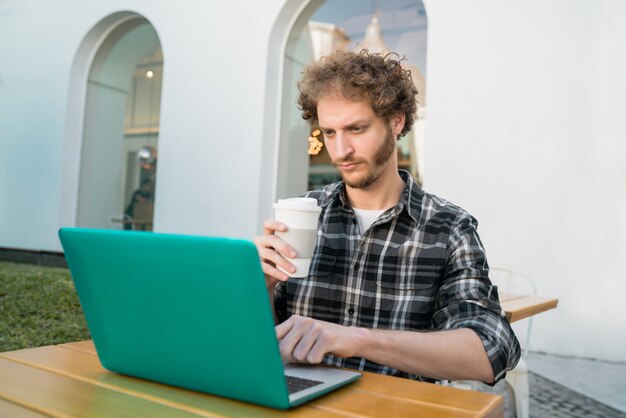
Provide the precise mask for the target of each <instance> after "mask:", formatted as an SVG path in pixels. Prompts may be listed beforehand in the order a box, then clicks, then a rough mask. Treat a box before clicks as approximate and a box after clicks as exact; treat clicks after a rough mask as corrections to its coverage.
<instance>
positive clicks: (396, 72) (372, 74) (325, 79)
mask: <svg viewBox="0 0 626 418" xmlns="http://www.w3.org/2000/svg"><path fill="white" fill-rule="evenodd" d="M394 57H396V58H398V59H393V58H394ZM401 62H402V59H400V58H399V56H398V54H395V53H390V54H387V55H385V56H382V55H380V54H370V53H369V52H368V51H367V50H363V51H361V52H360V53H356V52H345V51H337V52H335V53H333V54H331V55H327V56H325V57H322V59H320V60H319V61H317V62H314V63H312V64H310V65H309V66H308V67H306V68H305V70H304V72H303V74H302V79H301V80H300V82H299V83H298V89H299V90H300V96H299V97H298V106H299V108H300V110H301V111H302V118H303V119H305V120H307V121H308V122H309V123H310V124H311V125H317V124H318V123H319V121H318V115H317V103H318V101H319V99H320V98H321V97H323V96H327V95H333V94H336V95H337V94H338V95H340V96H342V97H344V98H346V99H349V100H362V99H368V100H369V102H370V105H371V106H372V109H373V110H374V113H375V114H376V115H378V116H380V117H382V118H383V119H385V121H389V120H390V119H391V117H392V116H393V115H395V114H397V113H404V116H405V122H404V128H402V132H400V135H399V136H404V135H406V134H407V132H409V131H410V130H411V126H413V123H414V122H415V120H416V119H417V100H416V95H417V89H416V88H415V85H414V84H413V80H412V79H411V72H410V71H409V70H405V69H403V68H402V65H401Z"/></svg>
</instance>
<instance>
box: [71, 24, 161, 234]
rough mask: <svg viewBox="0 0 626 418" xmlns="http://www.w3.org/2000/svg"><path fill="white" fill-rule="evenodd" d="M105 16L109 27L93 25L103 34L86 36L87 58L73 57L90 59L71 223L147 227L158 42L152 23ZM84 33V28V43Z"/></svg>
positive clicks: (156, 120) (155, 121)
mask: <svg viewBox="0 0 626 418" xmlns="http://www.w3.org/2000/svg"><path fill="white" fill-rule="evenodd" d="M108 20H109V21H111V20H112V22H111V23H110V24H109V25H108V27H105V28H102V26H106V25H105V24H104V23H103V22H104V21H103V22H101V23H100V24H99V25H97V26H96V28H94V30H96V29H98V27H99V26H100V36H101V39H100V40H99V42H97V43H95V44H94V43H93V42H91V46H92V48H93V49H92V56H93V60H91V62H90V63H89V62H87V63H85V60H80V59H79V58H80V57H77V60H75V65H81V62H82V65H84V64H87V66H88V73H87V80H86V87H85V90H84V95H85V96H84V97H85V102H84V118H83V126H82V138H81V141H80V145H81V146H80V155H79V163H78V165H79V175H78V187H77V190H76V192H77V193H76V195H77V196H76V201H77V205H76V212H75V214H76V215H75V216H76V218H75V219H76V222H75V224H76V225H77V226H80V227H92V228H116V229H120V228H124V227H126V228H127V229H130V228H132V229H147V230H151V229H152V214H153V208H154V198H155V196H154V185H155V182H156V162H157V149H158V134H159V120H160V117H159V109H160V97H161V80H162V74H163V54H162V50H161V43H160V41H159V37H158V34H157V32H156V30H155V28H154V27H153V26H152V24H150V22H148V21H147V20H146V19H145V18H143V17H141V16H139V15H136V14H125V15H122V14H120V15H119V16H118V18H117V19H112V18H109V19H108ZM105 21H106V19H105ZM92 32H93V31H92ZM89 39H90V36H89V35H88V36H87V37H86V41H85V42H86V43H89ZM82 49H83V51H79V54H81V52H82V53H83V54H84V53H85V51H84V49H86V48H82ZM74 70H77V69H74ZM70 93H71V92H70ZM70 117H71V116H70ZM70 133H71V132H70ZM70 139H71V138H70ZM68 142H69V141H68ZM75 157H76V156H75ZM132 197H135V199H134V202H135V204H134V205H130V216H133V217H134V218H135V222H133V221H132V220H130V219H129V218H128V217H129V215H128V213H129V210H127V209H129V203H130V202H131V198H132ZM125 212H126V214H125ZM125 218H126V219H125ZM125 221H126V222H125Z"/></svg>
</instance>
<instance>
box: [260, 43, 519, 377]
mask: <svg viewBox="0 0 626 418" xmlns="http://www.w3.org/2000/svg"><path fill="white" fill-rule="evenodd" d="M299 88H300V97H299V100H298V103H299V105H300V108H301V110H302V116H303V118H304V119H307V120H308V121H309V122H310V123H311V124H312V125H316V126H319V128H320V129H321V130H322V132H323V134H324V138H325V144H326V149H327V150H328V153H329V154H330V157H331V159H332V161H333V164H334V165H335V166H336V167H337V169H338V170H339V172H340V173H341V176H342V179H343V181H341V182H338V183H335V184H331V185H329V186H326V187H325V188H323V189H321V190H316V191H312V192H308V193H307V194H305V196H307V197H313V198H316V199H317V200H318V202H319V205H320V206H321V207H322V213H321V215H320V218H319V224H318V234H317V243H316V251H315V254H314V257H313V260H312V263H311V268H310V270H309V276H308V277H306V278H288V277H287V275H286V274H284V273H283V272H281V271H280V270H278V268H277V267H278V266H280V267H282V268H283V269H285V270H286V271H294V270H293V266H292V265H291V263H289V259H290V258H294V257H295V255H296V254H295V252H294V250H293V249H292V248H291V247H289V246H288V245H287V244H286V243H285V242H284V241H282V240H281V239H279V238H278V237H277V236H276V235H274V232H275V231H285V230H286V226H285V225H284V224H281V223H280V222H277V221H273V220H268V221H266V222H265V224H264V235H263V236H260V237H257V238H256V239H255V243H256V246H257V249H258V251H259V256H260V258H261V262H262V267H263V271H264V273H265V277H266V284H267V287H268V291H269V292H270V298H272V299H274V300H273V305H274V309H275V313H276V318H277V320H278V322H279V325H277V327H276V333H277V337H278V340H279V341H280V351H281V355H282V356H283V358H284V359H285V360H287V361H291V362H302V363H321V362H324V363H326V364H330V365H335V366H342V367H351V368H355V369H360V370H368V371H375V372H378V373H383V374H389V375H395V376H403V377H408V378H413V379H421V380H427V381H433V380H434V379H447V380H460V379H467V380H480V381H483V382H486V383H495V382H496V381H498V380H499V379H501V378H502V377H504V375H505V373H506V370H510V369H512V368H513V367H514V366H515V364H516V363H517V361H518V359H519V355H520V348H519V343H518V341H517V339H516V337H515V335H514V333H513V331H512V330H511V327H510V325H509V323H508V321H507V320H506V317H505V316H504V313H503V311H502V309H501V307H500V304H499V301H498V294H497V290H496V288H495V287H493V286H492V285H491V282H490V281H489V278H488V273H489V267H488V265H487V260H486V258H485V252H484V249H483V246H482V244H481V242H480V239H479V237H478V234H477V232H476V227H477V222H476V220H475V219H474V218H473V217H472V216H471V215H469V214H468V213H467V212H465V211H464V210H463V209H461V208H459V207H457V206H455V205H453V204H451V203H449V202H447V201H445V200H443V199H440V198H438V197H436V196H434V195H431V194H428V193H425V192H424V191H422V190H421V189H420V188H419V187H418V185H417V184H416V183H415V182H414V181H413V179H412V178H411V176H410V175H409V173H407V172H406V171H399V170H398V161H397V152H396V141H397V138H398V137H400V136H402V135H404V134H406V133H407V132H408V131H409V130H410V128H411V125H412V124H413V122H414V121H415V117H416V98H415V96H416V94H417V91H416V90H415V87H414V86H413V83H412V81H411V77H410V74H409V73H408V72H407V71H405V70H403V69H402V67H401V65H400V62H398V61H396V60H394V59H392V58H390V57H389V56H387V57H382V56H379V55H370V54H369V53H367V52H362V53H360V54H356V53H352V52H338V53H335V54H333V55H331V56H329V57H326V58H324V59H322V60H321V61H320V62H317V63H314V64H312V65H310V66H309V67H308V68H307V69H306V70H305V72H304V74H303V78H302V80H301V82H300V83H299Z"/></svg>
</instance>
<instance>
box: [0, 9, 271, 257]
mask: <svg viewBox="0 0 626 418" xmlns="http://www.w3.org/2000/svg"><path fill="white" fill-rule="evenodd" d="M280 7H282V3H281V2H280V1H279V0H274V1H268V2H262V3H254V2H253V3H249V4H248V3H247V4H246V7H241V5H240V4H239V3H237V2H204V1H197V2H190V3H187V5H186V6H185V5H178V4H176V5H174V4H173V3H171V2H166V1H150V0H130V1H129V0H125V1H121V0H119V1H117V0H110V1H107V2H97V3H85V2H81V1H79V0H57V1H50V2H39V1H34V0H30V1H29V0H22V1H11V0H8V1H4V2H1V3H0V53H1V56H2V65H1V66H0V115H2V116H0V118H1V119H0V120H1V122H0V247H13V248H27V249H35V250H39V249H41V250H60V245H59V243H58V240H57V237H56V231H57V228H58V227H59V226H60V225H59V221H58V219H59V218H61V219H64V221H62V222H61V225H71V224H72V222H75V216H73V215H72V214H71V213H70V212H71V211H70V210H69V209H68V208H67V205H68V204H67V201H66V199H65V196H66V195H68V194H67V193H65V192H64V193H61V191H62V190H63V188H64V185H63V181H64V178H67V175H66V174H67V173H69V174H70V175H75V174H76V170H74V169H73V168H70V169H69V170H67V168H66V167H68V166H72V164H68V163H67V161H65V160H64V158H63V155H64V152H66V151H67V150H64V135H65V133H66V130H67V127H68V123H66V116H67V119H68V120H69V124H70V125H71V124H72V123H75V121H72V118H73V115H74V114H75V112H74V110H75V109H72V111H71V112H70V113H69V114H66V112H67V111H68V109H67V106H68V82H69V75H70V72H71V65H72V62H73V60H74V56H75V54H76V51H77V50H78V48H79V46H80V44H81V42H82V40H83V38H84V36H85V35H86V34H87V33H88V32H89V30H90V29H91V28H92V27H93V26H94V25H96V23H97V22H98V21H100V20H101V19H103V18H104V17H105V16H107V15H110V14H112V13H114V12H118V11H125V10H130V11H134V12H137V13H139V14H141V15H143V16H145V17H146V18H147V19H148V20H149V21H150V22H151V23H152V24H153V25H154V27H155V29H156V31H157V33H158V34H159V37H160V40H161V42H162V47H163V53H164V61H165V66H164V79H163V95H162V107H161V132H160V144H159V148H160V149H159V157H160V158H159V170H158V173H157V176H158V178H157V191H156V194H157V202H156V208H155V228H156V229H157V230H161V231H172V232H183V233H184V232H192V233H199V234H211V235H229V236H251V235H253V234H255V233H256V232H257V230H258V225H257V224H258V221H257V203H258V184H259V183H260V182H262V181H264V180H262V179H260V178H259V171H260V165H261V161H260V158H259V156H260V155H261V150H262V144H261V137H262V133H263V123H262V122H263V109H264V106H263V104H264V93H265V69H266V55H267V51H268V39H269V33H270V30H271V26H272V24H273V22H274V21H275V19H276V16H278V12H279V9H280ZM59 22H65V23H64V24H59ZM241 27H245V28H246V30H245V31H243V32H241V31H240V30H239V29H238V28H241ZM238 34H240V35H243V36H237V35H238ZM251 63H253V65H251ZM81 116H82V115H80V114H79V113H76V118H80V117H81ZM81 123H82V121H81ZM75 145H76V144H73V145H72V147H75ZM70 151H72V150H70ZM70 154H71V152H70ZM74 157H75V156H74ZM70 160H71V158H70ZM71 162H72V161H70V163H71ZM64 170H65V171H64ZM72 172H73V173H74V174H72ZM61 173H65V174H64V175H63V176H62V175H61ZM272 180H273V179H268V180H267V181H272ZM69 195H71V193H69ZM61 196H63V198H62V197H61ZM71 204H74V205H75V202H73V203H72V202H70V205H71ZM59 212H61V213H59ZM66 213H69V216H66Z"/></svg>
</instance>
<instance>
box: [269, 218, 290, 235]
mask: <svg viewBox="0 0 626 418" xmlns="http://www.w3.org/2000/svg"><path fill="white" fill-rule="evenodd" d="M275 231H280V232H285V231H287V225H285V224H284V223H282V222H280V221H277V220H275V219H267V220H265V222H263V235H273V234H274V232H275Z"/></svg>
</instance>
